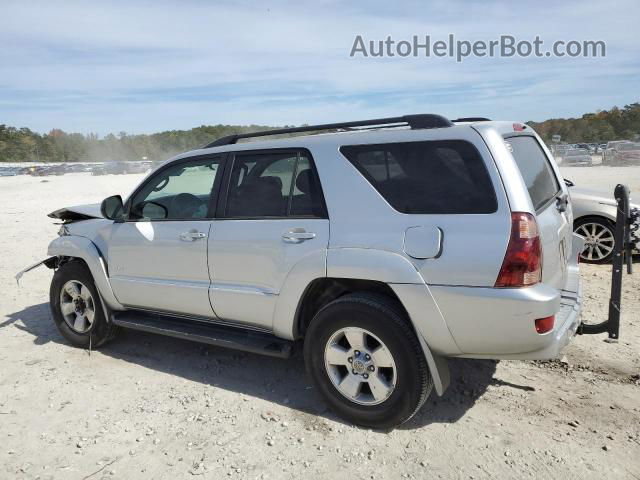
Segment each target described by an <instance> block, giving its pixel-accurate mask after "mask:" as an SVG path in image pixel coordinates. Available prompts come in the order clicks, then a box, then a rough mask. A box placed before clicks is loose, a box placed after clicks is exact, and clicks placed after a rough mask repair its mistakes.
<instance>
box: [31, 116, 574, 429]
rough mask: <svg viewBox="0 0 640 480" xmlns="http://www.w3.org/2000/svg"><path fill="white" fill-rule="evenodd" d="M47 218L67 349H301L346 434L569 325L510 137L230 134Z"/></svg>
mask: <svg viewBox="0 0 640 480" xmlns="http://www.w3.org/2000/svg"><path fill="white" fill-rule="evenodd" d="M320 130H324V131H329V132H330V133H324V134H316V135H307V136H294V137H291V138H278V139H275V140H271V141H260V142H257V141H252V142H243V143H237V141H238V140H239V139H241V138H245V137H260V136H268V135H273V134H283V133H300V132H304V131H320ZM316 133H317V132H316ZM99 211H100V212H101V213H99ZM51 216H53V217H55V218H58V219H62V220H63V221H64V225H63V226H62V228H61V229H60V233H59V235H60V236H59V238H57V239H55V240H54V241H53V242H51V244H50V246H49V255H50V258H48V259H47V260H45V261H43V262H41V263H44V264H45V265H47V266H48V267H50V268H54V269H55V274H54V276H53V281H52V283H51V294H50V303H51V310H52V312H53V318H54V320H55V323H56V324H57V326H58V328H59V329H60V332H61V333H62V335H64V337H65V338H66V339H67V340H68V341H69V342H70V343H72V344H74V345H77V346H80V347H91V346H92V347H98V346H100V345H102V344H103V343H105V342H106V341H107V340H110V339H111V338H113V337H114V336H115V334H116V332H117V330H118V328H132V329H137V330H143V331H148V332H156V333H160V334H164V335H170V336H175V337H181V338H187V339H191V340H194V341H199V342H204V343H209V344H212V345H219V346H223V347H230V348H238V349H243V350H246V351H251V352H258V353H263V354H267V355H273V356H280V357H287V356H290V355H291V354H292V352H294V351H295V348H294V347H295V346H296V345H302V347H303V354H304V360H305V363H306V366H307V369H308V372H309V375H310V377H311V378H312V379H313V382H314V384H315V386H316V387H317V389H318V390H319V392H320V393H321V394H322V395H323V396H324V398H325V399H326V401H327V402H328V403H329V405H330V406H331V408H332V409H333V410H334V411H336V412H337V413H338V414H340V415H342V416H343V417H345V418H347V419H348V420H350V421H352V422H354V423H358V424H361V425H367V426H373V427H392V426H395V425H398V424H400V423H402V422H404V421H406V420H407V419H409V418H410V417H411V416H412V415H413V414H414V413H415V412H416V411H417V410H418V409H419V408H420V407H421V405H422V404H423V403H424V402H425V400H426V399H427V397H428V396H429V394H430V393H431V390H432V389H435V390H436V392H437V393H438V394H439V395H442V393H443V392H444V391H445V389H446V388H447V386H448V382H449V373H448V369H447V363H446V360H445V359H446V357H467V358H492V359H548V358H552V357H555V356H557V355H558V352H559V351H560V349H562V348H563V347H564V346H565V345H566V344H567V343H568V342H569V340H570V339H571V337H572V336H573V335H574V334H575V332H576V329H577V327H578V324H579V320H578V318H579V312H580V305H581V289H580V281H579V275H578V264H577V260H578V255H579V253H580V252H581V251H582V249H583V240H582V238H581V237H579V236H577V235H574V234H573V233H572V224H573V219H572V212H571V205H570V203H569V201H568V190H567V187H566V185H565V184H564V182H563V181H562V178H561V175H560V173H559V171H558V168H557V166H556V165H555V164H554V162H553V160H552V156H551V154H550V153H549V151H548V150H547V147H546V146H545V145H544V143H543V142H542V141H541V140H540V138H539V137H538V136H537V135H536V134H535V132H534V131H533V130H532V129H531V128H530V127H529V126H527V125H524V124H522V123H514V122H493V121H488V120H486V119H481V118H470V119H458V120H454V121H449V120H447V119H445V118H443V117H441V116H439V115H430V114H427V115H411V116H404V117H396V118H388V119H376V120H367V121H363V122H349V123H340V124H330V125H316V126H312V127H302V128H295V129H287V130H275V131H268V132H257V133H252V134H243V135H233V136H230V137H225V138H222V139H219V140H217V141H215V142H213V143H212V144H210V145H208V146H207V147H205V148H202V149H200V150H195V151H192V152H188V153H185V154H182V155H179V156H177V157H175V158H173V159H171V160H170V161H168V162H166V163H165V164H164V165H162V166H161V167H160V168H158V169H157V170H155V171H153V172H152V173H150V174H149V175H148V176H147V177H146V178H145V180H144V181H142V183H141V184H140V185H139V186H138V187H137V188H136V189H135V190H134V191H133V193H132V194H131V195H130V196H129V198H128V199H126V200H125V201H122V199H121V198H120V197H119V196H114V197H109V198H107V199H106V200H104V202H103V203H102V205H101V208H100V210H99V209H98V207H97V206H81V207H71V208H65V209H62V210H58V211H56V212H53V214H51Z"/></svg>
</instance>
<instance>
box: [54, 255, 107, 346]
mask: <svg viewBox="0 0 640 480" xmlns="http://www.w3.org/2000/svg"><path fill="white" fill-rule="evenodd" d="M49 305H50V307H51V314H52V316H53V320H54V322H55V324H56V326H57V327H58V330H59V331H60V333H61V334H62V336H63V337H64V338H66V339H67V340H68V341H69V342H70V343H71V344H73V345H74V346H76V347H82V348H89V347H93V348H95V347H99V346H100V345H102V344H104V343H105V342H107V341H108V340H110V339H111V338H113V336H114V335H115V332H116V330H115V326H114V325H113V324H112V323H111V322H107V319H106V317H105V314H104V310H103V308H102V302H101V300H100V296H99V295H98V290H97V289H96V286H95V284H94V283H93V277H92V276H91V272H90V271H89V269H88V268H87V266H86V265H85V264H84V263H82V262H81V261H78V260H72V261H70V262H67V263H64V264H62V265H61V266H60V268H58V270H56V272H55V273H54V275H53V279H52V280H51V288H50V289H49Z"/></svg>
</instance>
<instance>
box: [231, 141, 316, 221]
mask: <svg viewBox="0 0 640 480" xmlns="http://www.w3.org/2000/svg"><path fill="white" fill-rule="evenodd" d="M287 216H296V217H320V218H324V217H325V216H326V213H325V210H324V201H323V199H322V191H321V189H320V185H319V182H318V177H317V175H316V172H315V170H314V169H313V164H312V162H311V160H310V159H309V157H308V156H307V155H306V154H305V153H302V152H287V153H242V154H237V155H236V157H235V159H234V162H233V169H232V171H231V178H230V185H229V193H228V197H227V207H226V217H228V218H269V217H276V218H281V217H287Z"/></svg>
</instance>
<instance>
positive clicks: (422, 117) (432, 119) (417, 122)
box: [204, 113, 453, 148]
mask: <svg viewBox="0 0 640 480" xmlns="http://www.w3.org/2000/svg"><path fill="white" fill-rule="evenodd" d="M406 125H408V126H409V127H411V128H414V129H415V128H443V127H451V126H453V123H451V122H450V121H449V120H448V119H446V118H445V117H443V116H441V115H435V114H432V113H425V114H419V115H403V116H402V117H388V118H374V119H371V120H359V121H355V122H340V123H325V124H322V125H305V126H304V127H291V128H278V129H275V130H263V131H260V132H250V133H237V134H234V135H227V136H226V137H221V138H218V139H217V140H215V141H213V142H211V143H209V144H208V145H206V146H205V147H204V148H211V147H220V146H222V145H232V144H234V143H237V142H238V140H240V139H242V138H253V137H264V136H269V135H283V134H286V133H301V132H315V131H317V130H340V129H345V128H352V127H372V126H387V127H401V126H406Z"/></svg>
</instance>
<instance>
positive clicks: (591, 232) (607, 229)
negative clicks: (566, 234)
mask: <svg viewBox="0 0 640 480" xmlns="http://www.w3.org/2000/svg"><path fill="white" fill-rule="evenodd" d="M573 231H574V232H575V233H577V234H578V235H580V236H582V237H584V242H585V243H584V249H583V250H582V253H581V254H580V261H582V262H585V263H607V262H609V261H611V257H612V256H613V248H614V246H615V238H614V231H615V226H614V224H613V222H611V221H609V220H607V219H606V218H601V217H586V218H581V219H579V220H577V221H576V222H575V224H574V229H573Z"/></svg>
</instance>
